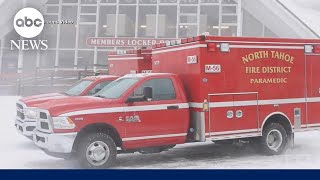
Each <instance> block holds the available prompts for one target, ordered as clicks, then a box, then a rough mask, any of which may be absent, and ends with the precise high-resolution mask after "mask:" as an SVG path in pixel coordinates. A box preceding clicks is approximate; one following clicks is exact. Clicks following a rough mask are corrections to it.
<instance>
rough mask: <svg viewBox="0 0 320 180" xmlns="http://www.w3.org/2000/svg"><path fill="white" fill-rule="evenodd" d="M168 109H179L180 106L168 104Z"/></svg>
mask: <svg viewBox="0 0 320 180" xmlns="http://www.w3.org/2000/svg"><path fill="white" fill-rule="evenodd" d="M167 109H169V110H172V109H179V106H167Z"/></svg>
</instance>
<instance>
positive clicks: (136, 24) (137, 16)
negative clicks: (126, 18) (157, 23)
mask: <svg viewBox="0 0 320 180" xmlns="http://www.w3.org/2000/svg"><path fill="white" fill-rule="evenodd" d="M139 3H140V1H137V4H136V23H135V29H134V31H135V33H134V37H135V38H137V37H138V30H139V11H140V7H139Z"/></svg>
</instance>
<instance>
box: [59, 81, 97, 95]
mask: <svg viewBox="0 0 320 180" xmlns="http://www.w3.org/2000/svg"><path fill="white" fill-rule="evenodd" d="M92 83H93V81H90V80H81V81H79V82H78V83H76V84H75V85H73V86H72V87H71V88H70V89H69V90H67V91H66V92H65V93H66V94H68V95H70V96H79V95H80V94H81V93H82V92H83V91H84V90H85V89H87V88H88V87H89V86H90V85H91V84H92Z"/></svg>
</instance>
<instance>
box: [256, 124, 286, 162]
mask: <svg viewBox="0 0 320 180" xmlns="http://www.w3.org/2000/svg"><path fill="white" fill-rule="evenodd" d="M269 138H270V139H269ZM258 145H259V149H261V152H262V153H264V154H266V155H270V156H273V155H279V154H282V153H284V152H285V151H286V149H287V145H288V135H287V132H286V130H285V129H284V128H283V126H282V125H280V124H278V123H271V124H269V125H268V126H266V127H265V128H264V129H263V132H262V137H261V138H260V139H259V144H258Z"/></svg>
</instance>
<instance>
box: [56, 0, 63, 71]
mask: <svg viewBox="0 0 320 180" xmlns="http://www.w3.org/2000/svg"><path fill="white" fill-rule="evenodd" d="M61 1H62V0H59V11H58V19H59V20H61V14H62V2H61ZM60 34H61V24H60V23H59V24H58V28H57V44H56V58H55V61H54V71H58V66H59V46H60Z"/></svg>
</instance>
